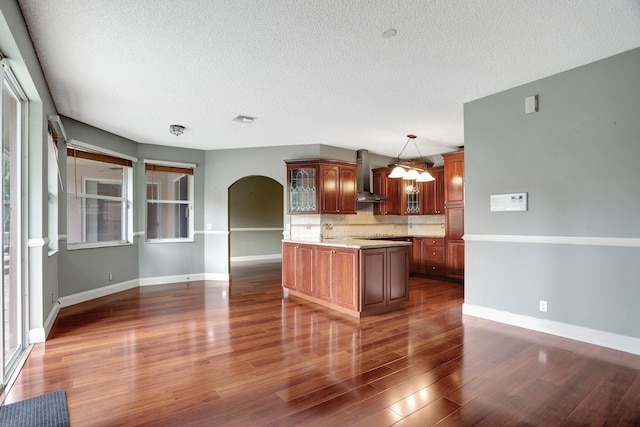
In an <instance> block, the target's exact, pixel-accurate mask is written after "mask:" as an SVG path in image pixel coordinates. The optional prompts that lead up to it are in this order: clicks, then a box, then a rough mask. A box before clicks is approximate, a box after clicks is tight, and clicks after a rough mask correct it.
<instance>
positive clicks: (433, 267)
mask: <svg viewBox="0 0 640 427" xmlns="http://www.w3.org/2000/svg"><path fill="white" fill-rule="evenodd" d="M424 256H425V273H426V274H433V275H434V276H444V273H445V271H444V246H427V247H426V248H425V251H424Z"/></svg>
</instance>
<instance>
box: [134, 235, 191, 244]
mask: <svg viewBox="0 0 640 427" xmlns="http://www.w3.org/2000/svg"><path fill="white" fill-rule="evenodd" d="M193 242H195V239H194V238H193V237H187V238H184V239H145V243H153V244H155V243H193Z"/></svg>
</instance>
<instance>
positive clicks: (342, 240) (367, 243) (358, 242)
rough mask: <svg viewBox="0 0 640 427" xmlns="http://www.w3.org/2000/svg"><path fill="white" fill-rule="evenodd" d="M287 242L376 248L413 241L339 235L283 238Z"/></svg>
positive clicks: (408, 243) (407, 243) (406, 244)
mask: <svg viewBox="0 0 640 427" xmlns="http://www.w3.org/2000/svg"><path fill="white" fill-rule="evenodd" d="M405 237H406V236H405ZM283 242H285V243H299V244H301V245H319V246H333V247H338V248H352V249H374V248H389V247H392V246H411V242H402V241H393V240H380V239H378V240H373V239H364V238H353V237H337V238H327V239H318V240H283Z"/></svg>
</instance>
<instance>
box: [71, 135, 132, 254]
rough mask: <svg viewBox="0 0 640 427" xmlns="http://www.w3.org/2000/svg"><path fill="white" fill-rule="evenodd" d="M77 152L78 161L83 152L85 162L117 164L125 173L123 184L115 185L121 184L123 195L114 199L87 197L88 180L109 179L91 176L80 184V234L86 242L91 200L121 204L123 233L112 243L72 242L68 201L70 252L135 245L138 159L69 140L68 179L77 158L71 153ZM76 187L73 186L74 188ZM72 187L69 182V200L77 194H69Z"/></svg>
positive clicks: (107, 179) (101, 180) (84, 178)
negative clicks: (135, 168) (135, 167)
mask: <svg viewBox="0 0 640 427" xmlns="http://www.w3.org/2000/svg"><path fill="white" fill-rule="evenodd" d="M74 150H75V152H76V156H75V157H76V158H81V157H80V156H78V155H77V153H79V152H82V153H83V154H82V158H84V159H86V160H92V161H95V162H100V163H103V164H105V165H109V164H117V165H120V166H122V168H123V174H122V181H119V180H115V182H119V183H121V184H122V195H121V197H113V196H96V195H93V194H86V193H85V189H86V181H87V180H90V181H96V182H107V181H109V182H110V183H111V182H112V180H111V179H109V178H92V177H83V179H82V182H81V183H77V184H78V185H80V189H81V191H82V193H78V198H80V197H82V203H81V208H80V209H81V221H79V223H80V225H79V226H80V234H81V236H82V239H83V240H84V239H86V230H85V224H86V219H85V218H84V216H85V215H84V214H85V210H84V209H85V208H84V207H85V202H86V200H88V199H92V200H112V201H113V200H117V201H121V202H122V210H123V213H122V234H121V237H122V238H121V239H120V240H109V241H102V242H84V241H82V242H69V240H68V239H69V234H70V233H69V213H68V206H69V201H68V200H67V250H77V249H91V248H105V247H113V246H127V245H133V244H134V232H133V163H135V162H137V161H138V159H137V158H135V157H131V156H127V155H124V154H120V153H117V152H113V151H110V150H107V149H103V148H100V147H94V146H92V145H90V144H86V143H83V142H80V141H76V140H70V141H69V145H68V146H67V150H66V152H67V180H68V177H69V174H70V173H71V172H70V171H69V170H68V168H69V161H70V160H69V159H70V158H72V157H74V156H73V155H70V154H69V152H70V151H74ZM105 160H106V161H105ZM75 185H76V184H74V187H75ZM69 188H70V186H69V185H68V183H67V191H66V193H67V198H69V197H75V192H74V193H70V192H69Z"/></svg>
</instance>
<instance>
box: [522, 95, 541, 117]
mask: <svg viewBox="0 0 640 427" xmlns="http://www.w3.org/2000/svg"><path fill="white" fill-rule="evenodd" d="M524 112H525V114H532V113H537V112H538V95H531V96H527V97H526V98H525V99H524Z"/></svg>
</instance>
